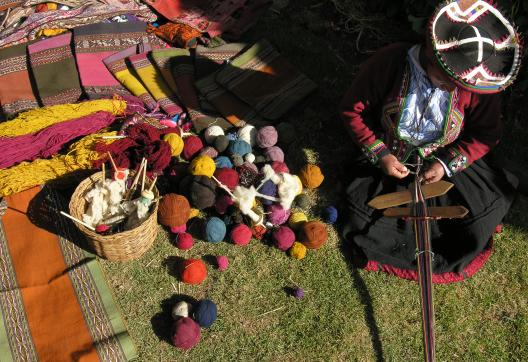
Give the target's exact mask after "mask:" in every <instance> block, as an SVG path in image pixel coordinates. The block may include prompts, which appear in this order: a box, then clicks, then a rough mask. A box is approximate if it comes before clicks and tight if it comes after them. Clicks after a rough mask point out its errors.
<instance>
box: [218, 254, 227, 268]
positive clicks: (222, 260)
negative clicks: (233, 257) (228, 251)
mask: <svg viewBox="0 0 528 362" xmlns="http://www.w3.org/2000/svg"><path fill="white" fill-rule="evenodd" d="M216 265H217V266H218V270H220V271H224V270H226V269H227V267H228V266H229V260H228V259H227V256H225V255H218V256H217V257H216Z"/></svg>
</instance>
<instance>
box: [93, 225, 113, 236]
mask: <svg viewBox="0 0 528 362" xmlns="http://www.w3.org/2000/svg"><path fill="white" fill-rule="evenodd" d="M110 229H111V228H110V226H108V225H106V224H99V225H97V226H96V227H95V232H96V233H99V234H103V233H106V232H107V231H108V230H110Z"/></svg>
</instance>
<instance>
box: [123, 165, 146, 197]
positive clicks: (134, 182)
mask: <svg viewBox="0 0 528 362" xmlns="http://www.w3.org/2000/svg"><path fill="white" fill-rule="evenodd" d="M144 162H145V157H143V158H142V159H141V163H140V164H139V167H138V170H137V172H136V176H134V181H132V185H130V188H129V189H128V190H127V193H126V195H125V200H128V199H129V198H130V195H131V194H132V193H133V192H134V190H135V188H136V185H137V183H138V181H139V177H140V176H141V171H142V170H143V163H144Z"/></svg>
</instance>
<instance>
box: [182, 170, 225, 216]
mask: <svg viewBox="0 0 528 362" xmlns="http://www.w3.org/2000/svg"><path fill="white" fill-rule="evenodd" d="M180 187H181V189H182V190H183V191H184V192H185V194H186V195H187V197H188V198H189V202H190V204H191V205H192V206H193V207H195V208H197V209H199V210H203V209H206V208H208V207H211V206H214V204H215V200H216V182H215V181H213V180H212V179H210V178H209V177H207V176H189V177H187V178H186V179H184V180H182V182H181V184H180Z"/></svg>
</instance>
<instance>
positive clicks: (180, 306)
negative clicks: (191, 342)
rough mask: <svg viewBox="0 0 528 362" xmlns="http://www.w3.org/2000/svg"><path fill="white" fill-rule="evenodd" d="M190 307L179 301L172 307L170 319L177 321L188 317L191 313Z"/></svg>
mask: <svg viewBox="0 0 528 362" xmlns="http://www.w3.org/2000/svg"><path fill="white" fill-rule="evenodd" d="M191 309H192V305H191V304H189V303H187V302H185V301H181V302H178V303H176V305H175V306H174V307H172V313H171V315H172V319H177V318H179V317H188V316H189V315H190V313H191Z"/></svg>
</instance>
